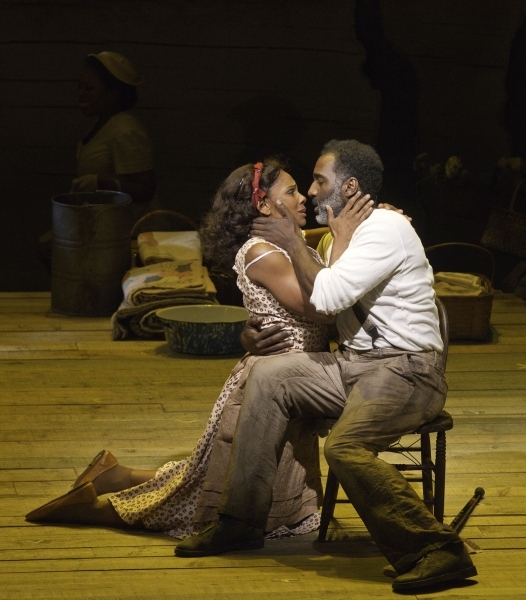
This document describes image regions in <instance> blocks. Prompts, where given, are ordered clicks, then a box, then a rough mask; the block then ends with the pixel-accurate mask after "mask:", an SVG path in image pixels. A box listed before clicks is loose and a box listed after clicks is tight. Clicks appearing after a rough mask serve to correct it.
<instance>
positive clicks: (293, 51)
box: [0, 0, 526, 291]
mask: <svg viewBox="0 0 526 600" xmlns="http://www.w3.org/2000/svg"><path fill="white" fill-rule="evenodd" d="M525 19H526V2H524V0H499V2H495V0H462V1H459V0H443V1H441V2H436V1H434V0H419V1H418V2H415V0H396V1H395V2H393V1H392V0H355V1H348V2H345V1H342V0H340V1H337V0H325V1H324V2H313V1H310V0H288V1H287V2H282V1H277V0H267V1H266V2H252V1H248V0H244V1H243V0H230V1H226V0H224V1H222V2H220V1H218V0H199V1H196V0H137V1H133V0H130V1H122V0H121V1H119V0H117V1H116V0H112V1H111V2H109V1H105V2H98V1H93V2H90V1H86V0H82V1H80V0H69V1H65V0H62V1H60V0H48V1H44V0H25V1H22V0H18V1H9V0H8V1H6V0H3V2H2V4H1V6H0V35H1V37H0V52H1V57H0V86H1V87H0V102H1V116H0V131H1V146H0V165H1V170H0V184H1V192H2V195H1V198H2V199H1V222H2V229H1V240H2V245H1V260H0V290H3V291H31V290H46V289H49V288H50V280H49V275H48V274H47V272H46V270H45V268H44V267H43V265H42V264H41V263H40V261H39V259H38V249H37V248H38V243H37V239H38V236H39V235H40V234H41V233H43V232H44V231H46V230H47V229H49V228H50V227H51V202H50V201H51V198H52V197H53V196H54V195H57V194H60V193H65V192H67V191H69V185H70V181H71V179H72V178H73V176H74V172H75V147H76V143H77V141H78V140H79V139H80V138H81V137H82V136H83V135H84V133H85V132H86V131H87V129H89V127H90V122H89V120H87V119H86V118H84V117H83V116H82V114H81V113H80V111H79V109H78V107H77V98H76V91H77V80H78V77H79V75H80V71H81V64H82V60H83V58H84V56H86V55H87V54H88V53H90V52H100V51H102V50H114V51H117V52H120V53H122V54H124V55H125V56H127V57H128V58H129V59H130V60H131V61H132V62H133V63H134V64H135V65H136V66H137V68H138V69H139V70H140V71H141V72H143V73H144V75H145V77H146V83H145V84H144V85H143V86H142V87H141V88H140V89H139V103H138V107H137V115H138V117H139V119H140V120H141V121H142V122H143V123H144V124H145V126H146V127H147V129H148V131H149V133H150V136H151V137H152V139H153V142H154V146H155V161H156V172H157V179H158V195H159V199H160V203H161V205H162V206H163V207H165V208H172V209H174V210H177V211H179V212H182V213H184V214H186V215H188V216H190V217H192V218H194V219H196V220H199V219H200V218H201V216H202V215H203V214H204V212H206V210H207V208H208V206H209V203H210V199H211V197H212V195H213V193H214V189H215V188H216V186H217V185H218V183H219V182H220V181H221V179H222V178H224V177H225V176H226V175H227V174H228V173H229V171H230V170H231V169H233V168H235V167H236V166H239V165H240V164H242V163H243V162H246V161H248V160H252V161H255V160H258V159H261V158H263V157H264V156H265V155H266V154H269V153H283V154H285V155H287V156H289V158H290V159H291V172H292V174H293V175H294V176H295V177H296V179H297V181H298V183H299V185H300V189H301V190H302V191H303V192H304V193H306V190H307V188H308V185H309V183H310V172H311V169H312V166H313V164H314V162H315V160H316V157H317V155H318V152H319V150H320V149H321V146H322V145H323V144H324V143H325V142H326V141H328V140H329V139H331V138H347V137H353V138H357V139H359V140H361V141H363V142H366V143H370V144H372V145H374V146H375V147H376V148H377V150H378V151H379V153H380V155H381V156H382V158H383V160H384V163H385V175H386V183H385V188H384V196H383V199H384V200H387V201H390V202H392V203H394V204H396V205H397V206H400V207H402V208H404V209H405V210H406V212H408V213H409V214H411V215H412V216H413V219H414V224H415V227H416V229H417V231H418V232H419V234H420V236H421V237H422V239H423V241H424V244H425V245H429V244H433V243H438V242H445V241H467V242H475V243H476V242H478V241H479V240H480V236H481V233H482V231H483V229H484V224H485V222H486V219H487V215H488V211H489V209H490V206H491V204H492V203H494V202H497V203H499V202H500V203H501V204H502V203H504V204H505V203H506V202H508V199H509V194H510V190H511V187H510V185H512V182H510V181H504V182H503V181H502V180H499V181H498V182H497V181H496V179H495V174H496V166H497V161H498V159H499V158H501V157H504V156H514V155H517V154H520V155H522V156H524V155H526V133H525V132H526V108H525V107H526V29H525V24H524V23H525ZM523 114H524V115H525V116H523ZM423 152H425V153H427V154H428V158H427V160H428V164H429V165H433V164H436V163H439V164H440V165H442V167H443V166H444V164H445V162H446V160H447V159H448V157H450V156H452V155H456V156H459V157H460V158H461V160H462V163H463V165H464V169H465V170H466V171H467V173H466V174H465V177H464V178H462V179H455V180H451V181H446V180H445V179H444V178H443V177H442V176H439V177H438V179H437V180H435V179H434V178H428V179H427V180H426V181H422V179H425V177H426V175H427V174H428V172H427V171H422V172H420V173H415V171H414V170H413V161H414V159H415V157H416V156H417V155H418V154H420V153H423ZM310 224H311V225H314V221H313V219H312V217H311V218H310Z"/></svg>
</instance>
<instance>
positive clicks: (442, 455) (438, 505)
mask: <svg viewBox="0 0 526 600" xmlns="http://www.w3.org/2000/svg"><path fill="white" fill-rule="evenodd" d="M445 494H446V432H445V431H439V432H438V433H437V441H436V455H435V518H436V519H437V521H439V522H440V523H443V522H444V497H445Z"/></svg>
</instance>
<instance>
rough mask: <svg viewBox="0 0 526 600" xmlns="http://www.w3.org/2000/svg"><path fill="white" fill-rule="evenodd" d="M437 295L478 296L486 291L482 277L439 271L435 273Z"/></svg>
mask: <svg viewBox="0 0 526 600" xmlns="http://www.w3.org/2000/svg"><path fill="white" fill-rule="evenodd" d="M433 287H434V288H435V292H436V294H437V296H480V294H482V292H484V291H486V287H485V285H484V282H483V279H482V278H481V277H479V276H478V275H472V274H471V273H454V272H448V271H440V272H438V273H435V285H434V286H433Z"/></svg>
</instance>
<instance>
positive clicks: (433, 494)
mask: <svg viewBox="0 0 526 600" xmlns="http://www.w3.org/2000/svg"><path fill="white" fill-rule="evenodd" d="M436 304H437V308H438V316H439V320H440V334H441V336H442V340H443V343H444V351H443V352H442V361H441V364H442V367H443V368H444V370H445V368H446V361H447V352H448V341H449V335H448V333H449V332H448V319H447V312H446V309H445V307H444V305H443V304H442V302H441V301H440V300H439V299H438V298H437V299H436ZM452 428H453V419H452V417H451V415H450V414H449V413H448V412H446V411H445V410H443V411H442V412H441V413H440V415H439V416H438V417H437V418H436V419H434V420H433V421H431V422H429V423H425V424H424V425H421V426H420V427H419V428H418V429H417V430H416V431H415V432H414V434H416V435H418V436H419V438H417V440H416V441H412V442H410V443H404V439H405V438H404V437H403V438H401V439H400V440H398V442H396V443H395V444H393V445H392V446H390V447H389V448H388V449H387V450H385V452H391V453H395V454H397V455H399V456H401V457H404V459H405V461H404V462H403V463H396V464H395V465H394V466H395V467H396V468H397V469H398V470H399V471H408V472H411V473H415V472H416V473H420V476H418V475H417V476H412V477H411V476H409V477H408V480H409V481H417V482H422V492H423V501H424V504H425V505H426V506H427V508H428V509H429V510H430V511H431V512H432V513H433V514H434V515H435V517H436V519H437V520H438V521H439V522H440V523H442V522H443V521H444V497H445V492H446V431H449V430H450V429H452ZM434 433H436V442H435V459H434V461H433V457H432V455H431V437H430V436H431V434H434ZM339 487H340V483H339V481H338V479H337V477H336V475H335V474H334V472H333V471H332V470H331V469H330V468H329V472H328V474H327V483H326V486H325V494H324V498H323V506H322V511H321V523H320V530H319V533H318V542H325V540H326V537H327V530H328V528H329V523H330V521H331V519H332V518H333V515H334V509H335V506H336V504H337V503H349V500H347V499H338V498H337V496H338V489H339Z"/></svg>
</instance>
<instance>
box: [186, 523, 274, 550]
mask: <svg viewBox="0 0 526 600" xmlns="http://www.w3.org/2000/svg"><path fill="white" fill-rule="evenodd" d="M263 546H264V538H263V530H262V529H256V528H255V527H251V526H250V525H248V524H247V523H245V522H244V521H240V520H239V519H235V518H234V517H229V516H227V515H222V516H221V517H220V519H219V521H217V522H216V523H214V524H213V525H210V527H207V528H206V529H205V530H204V531H202V532H201V533H199V534H198V535H193V536H192V537H189V538H187V539H186V540H184V541H182V542H181V543H180V544H178V545H177V547H176V548H175V556H190V557H196V556H215V555H216V554H223V552H232V551H233V550H257V549H258V548H263Z"/></svg>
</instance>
